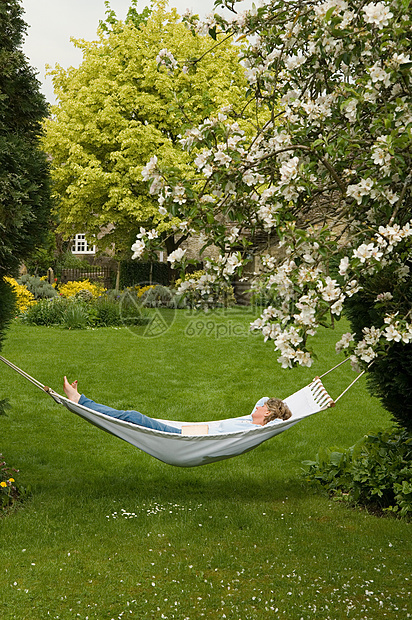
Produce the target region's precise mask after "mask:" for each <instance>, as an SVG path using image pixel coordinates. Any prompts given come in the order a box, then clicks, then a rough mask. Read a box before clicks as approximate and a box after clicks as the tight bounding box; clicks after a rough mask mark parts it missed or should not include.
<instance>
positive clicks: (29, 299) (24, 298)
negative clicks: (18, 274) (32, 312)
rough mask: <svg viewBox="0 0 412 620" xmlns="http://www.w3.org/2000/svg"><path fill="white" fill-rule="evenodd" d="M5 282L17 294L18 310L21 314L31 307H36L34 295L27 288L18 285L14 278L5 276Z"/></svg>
mask: <svg viewBox="0 0 412 620" xmlns="http://www.w3.org/2000/svg"><path fill="white" fill-rule="evenodd" d="M3 280H4V281H5V282H7V283H8V284H10V286H11V287H12V288H13V290H14V292H15V294H16V297H17V299H16V301H17V309H18V311H19V312H25V311H26V310H27V308H29V307H30V306H34V305H35V303H36V300H35V298H34V295H33V293H30V291H29V290H28V288H27V286H24V285H23V284H18V282H17V281H16V280H15V279H14V278H8V277H6V276H4V278H3Z"/></svg>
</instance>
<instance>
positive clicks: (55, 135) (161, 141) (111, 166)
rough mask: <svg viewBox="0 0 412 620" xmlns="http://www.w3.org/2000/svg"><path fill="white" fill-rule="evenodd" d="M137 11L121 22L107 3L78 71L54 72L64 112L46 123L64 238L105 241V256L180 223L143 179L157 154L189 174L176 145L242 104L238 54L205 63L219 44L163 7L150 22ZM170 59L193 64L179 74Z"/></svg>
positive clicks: (224, 46)
mask: <svg viewBox="0 0 412 620" xmlns="http://www.w3.org/2000/svg"><path fill="white" fill-rule="evenodd" d="M135 5H136V3H135V2H133V3H132V6H131V8H130V10H129V13H128V16H127V18H126V20H125V22H121V21H118V20H117V19H116V17H115V14H114V12H113V11H111V10H110V8H109V5H108V3H106V6H107V7H108V10H107V17H106V21H105V22H103V23H101V24H100V27H99V29H98V38H97V40H96V41H93V42H87V41H83V40H81V41H80V40H77V41H75V45H76V46H77V47H78V48H80V49H81V50H82V53H83V62H82V63H81V65H80V66H79V68H78V69H74V68H69V69H67V70H64V69H63V68H62V67H59V66H57V67H56V68H55V69H54V70H52V71H51V72H50V73H51V75H52V77H53V82H54V88H55V92H56V96H57V99H58V103H57V105H56V106H54V107H53V108H52V116H51V118H49V119H48V120H47V121H46V124H45V127H46V139H45V147H46V149H47V151H48V152H49V153H50V154H51V156H52V175H53V181H54V193H55V196H56V198H57V199H58V207H57V211H58V213H59V217H60V221H61V224H60V230H61V231H63V232H64V233H65V234H66V235H67V236H70V235H72V234H73V233H75V232H79V231H82V232H86V233H87V235H88V237H89V238H92V236H93V235H95V236H101V235H102V233H104V234H105V241H104V244H105V245H106V246H107V247H109V246H110V244H111V243H112V242H114V243H115V245H116V248H117V249H120V250H121V249H124V248H127V251H128V252H129V251H130V241H131V239H133V238H134V237H135V235H136V232H137V231H138V229H139V225H141V224H143V225H147V224H148V225H149V226H155V227H156V228H157V231H158V232H157V233H156V234H158V233H161V232H162V231H163V230H164V229H165V228H168V229H169V230H170V229H171V226H172V225H173V224H175V225H176V224H178V222H179V219H178V218H175V220H174V221H173V222H170V221H169V220H167V221H166V222H164V217H163V216H162V214H161V213H159V208H158V204H157V200H156V199H154V198H153V196H152V195H151V193H150V192H149V191H148V188H147V184H146V182H145V181H144V179H143V178H142V169H143V167H144V165H145V164H146V162H147V160H148V158H149V157H150V154H151V153H153V151H156V152H157V156H158V158H159V161H162V162H164V163H165V164H166V165H169V166H171V165H173V166H175V167H177V168H178V169H180V170H185V166H186V165H187V162H188V157H187V154H186V153H185V152H184V151H183V149H182V148H181V144H180V142H179V140H180V138H181V135H180V134H181V133H182V132H183V131H184V128H185V126H187V125H190V126H191V125H193V124H194V123H198V122H200V121H201V120H203V119H204V118H205V117H207V116H208V114H209V113H210V112H211V111H213V110H216V109H219V108H220V107H221V106H222V105H227V104H230V103H231V102H233V101H237V100H239V99H241V97H242V94H243V89H244V86H245V84H246V82H245V80H244V77H243V71H242V69H241V67H239V65H238V62H237V56H238V53H239V47H234V46H233V45H231V43H230V42H221V44H220V45H218V46H217V47H216V49H215V50H214V51H213V52H212V53H211V54H208V55H206V56H204V57H202V56H203V55H204V53H205V52H206V51H207V50H208V49H209V48H210V45H211V43H214V41H213V39H212V38H210V37H206V38H205V37H200V36H198V35H196V34H195V35H194V34H193V33H192V32H191V31H190V29H188V28H187V27H186V26H185V24H184V23H182V20H181V18H180V17H179V15H178V14H177V13H176V11H175V10H174V9H173V10H171V11H170V12H167V11H166V10H165V8H164V5H163V4H162V3H159V4H158V5H157V6H156V7H155V9H154V10H153V11H152V12H151V13H150V15H149V14H148V12H147V10H146V12H144V13H142V14H138V13H137V11H136V6H135ZM166 47H167V48H168V49H169V50H170V51H171V52H170V55H169V56H168V57H167V58H165V57H164V56H162V48H163V49H164V48H166ZM172 54H174V55H175V56H176V57H177V58H190V59H192V61H191V62H189V63H188V64H187V66H186V67H182V69H181V70H179V72H178V74H177V72H176V71H174V70H173V63H174V62H175V60H174V56H172ZM169 241H170V243H169V247H170V248H172V249H173V248H174V247H176V245H175V241H174V239H173V238H172V239H171V240H169Z"/></svg>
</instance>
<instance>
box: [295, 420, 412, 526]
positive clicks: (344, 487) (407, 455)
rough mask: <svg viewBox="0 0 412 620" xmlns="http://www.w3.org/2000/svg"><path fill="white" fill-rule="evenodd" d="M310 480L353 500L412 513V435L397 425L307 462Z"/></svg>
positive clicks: (357, 502)
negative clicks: (347, 447)
mask: <svg viewBox="0 0 412 620" xmlns="http://www.w3.org/2000/svg"><path fill="white" fill-rule="evenodd" d="M304 465H305V466H306V467H307V468H308V473H307V480H309V481H311V482H315V483H318V484H320V485H321V486H322V487H323V488H324V489H326V491H327V492H328V493H329V494H330V495H332V496H334V497H336V498H338V499H345V500H346V501H348V502H349V503H352V504H357V505H364V506H374V507H378V508H380V509H382V510H387V511H392V512H394V513H397V514H398V515H400V516H408V517H410V516H411V515H412V435H411V434H410V433H408V431H406V430H405V429H403V428H400V427H393V428H389V429H387V430H385V431H381V432H379V433H377V434H368V435H365V437H363V438H362V439H361V440H360V441H359V442H358V443H356V444H355V445H354V446H352V447H351V448H349V449H341V448H330V449H329V450H320V451H319V453H318V455H317V458H316V461H305V462H304Z"/></svg>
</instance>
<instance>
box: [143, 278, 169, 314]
mask: <svg viewBox="0 0 412 620" xmlns="http://www.w3.org/2000/svg"><path fill="white" fill-rule="evenodd" d="M140 303H141V305H142V306H143V307H144V308H177V306H178V303H177V297H176V294H175V293H173V291H171V290H170V288H168V287H167V286H162V285H161V284H157V285H156V286H155V287H153V288H150V289H148V290H147V291H146V292H145V293H143V295H142V296H141V297H140Z"/></svg>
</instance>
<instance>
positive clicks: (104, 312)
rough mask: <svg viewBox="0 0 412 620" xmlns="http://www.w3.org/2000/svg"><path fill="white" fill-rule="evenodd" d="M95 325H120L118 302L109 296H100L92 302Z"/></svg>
mask: <svg viewBox="0 0 412 620" xmlns="http://www.w3.org/2000/svg"><path fill="white" fill-rule="evenodd" d="M93 310H94V318H95V323H94V324H95V326H96V327H110V326H113V325H121V323H122V320H121V316H120V306H119V303H118V302H117V301H115V300H113V299H111V298H110V297H106V296H104V297H100V298H99V299H96V300H95V301H94V303H93Z"/></svg>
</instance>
